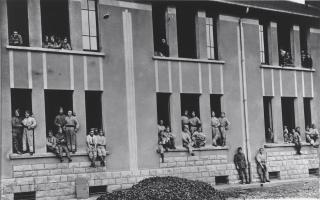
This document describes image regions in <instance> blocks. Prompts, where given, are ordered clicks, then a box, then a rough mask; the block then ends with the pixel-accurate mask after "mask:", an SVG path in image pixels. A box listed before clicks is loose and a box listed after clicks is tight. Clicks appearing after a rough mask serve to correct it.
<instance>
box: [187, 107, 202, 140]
mask: <svg viewBox="0 0 320 200" xmlns="http://www.w3.org/2000/svg"><path fill="white" fill-rule="evenodd" d="M189 124H190V133H191V136H192V135H193V133H194V132H195V131H196V130H198V127H200V125H201V121H200V119H199V117H197V116H196V112H195V111H192V113H191V118H190V119H189Z"/></svg>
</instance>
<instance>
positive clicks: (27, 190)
mask: <svg viewBox="0 0 320 200" xmlns="http://www.w3.org/2000/svg"><path fill="white" fill-rule="evenodd" d="M30 191H31V190H30V185H21V192H30Z"/></svg>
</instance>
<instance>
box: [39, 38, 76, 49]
mask: <svg viewBox="0 0 320 200" xmlns="http://www.w3.org/2000/svg"><path fill="white" fill-rule="evenodd" d="M42 47H43V48H49V49H66V50H72V48H71V45H70V43H69V41H68V38H67V37H63V40H61V39H60V37H58V36H55V35H51V36H50V37H49V36H48V35H45V36H44V39H43V43H42Z"/></svg>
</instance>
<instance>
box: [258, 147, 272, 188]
mask: <svg viewBox="0 0 320 200" xmlns="http://www.w3.org/2000/svg"><path fill="white" fill-rule="evenodd" d="M256 161H257V170H258V174H259V176H260V180H261V183H265V182H270V181H269V173H268V169H267V154H266V153H265V152H264V149H263V148H260V149H259V152H258V153H257V155H256Z"/></svg>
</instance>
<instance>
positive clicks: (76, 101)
mask: <svg viewBox="0 0 320 200" xmlns="http://www.w3.org/2000/svg"><path fill="white" fill-rule="evenodd" d="M73 110H74V111H75V112H76V114H77V119H78V121H79V123H80V130H79V131H78V133H77V151H79V150H85V149H86V146H87V145H86V137H87V126H86V102H85V91H84V90H74V91H73Z"/></svg>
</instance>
